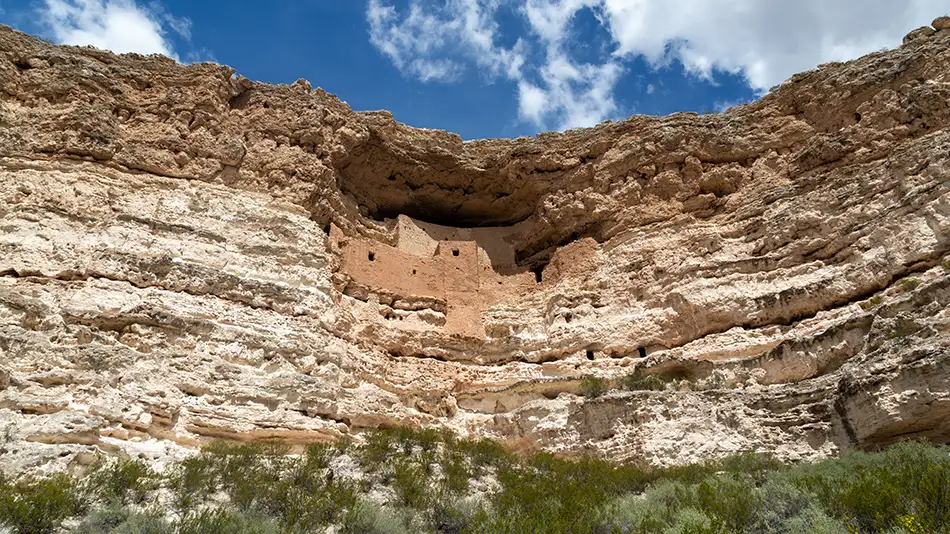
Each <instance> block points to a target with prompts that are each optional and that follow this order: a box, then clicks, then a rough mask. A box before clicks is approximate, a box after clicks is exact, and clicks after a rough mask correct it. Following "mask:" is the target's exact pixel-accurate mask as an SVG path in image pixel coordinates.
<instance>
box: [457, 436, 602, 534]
mask: <svg viewBox="0 0 950 534" xmlns="http://www.w3.org/2000/svg"><path fill="white" fill-rule="evenodd" d="M606 465H608V464H606V462H600V461H597V460H592V459H584V460H581V461H576V462H574V461H568V460H561V459H558V458H556V457H554V456H553V455H551V454H547V453H540V454H537V455H535V456H534V457H533V458H531V459H530V461H528V462H526V463H524V464H514V465H511V466H507V467H502V468H500V469H499V470H498V471H497V473H496V476H497V478H498V482H499V484H500V485H501V488H500V490H499V491H496V492H494V493H493V494H492V495H491V496H490V497H489V503H488V506H487V507H485V508H483V509H482V510H480V511H478V512H477V513H476V514H475V515H474V517H473V518H472V523H471V526H470V528H469V530H470V531H472V532H485V533H488V532H522V533H525V534H528V533H542V532H550V533H561V532H563V533H568V532H570V533H584V532H593V531H594V529H595V528H596V526H597V523H598V519H599V516H600V513H601V509H602V507H603V506H604V505H605V504H606V503H607V495H608V493H607V492H608V486H607V485H605V484H604V479H603V476H602V475H603V473H604V467H605V466H606Z"/></svg>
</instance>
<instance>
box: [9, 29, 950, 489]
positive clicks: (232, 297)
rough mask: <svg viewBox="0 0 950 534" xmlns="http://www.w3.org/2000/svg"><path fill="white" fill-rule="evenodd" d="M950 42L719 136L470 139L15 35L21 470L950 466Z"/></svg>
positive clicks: (318, 99)
mask: <svg viewBox="0 0 950 534" xmlns="http://www.w3.org/2000/svg"><path fill="white" fill-rule="evenodd" d="M935 26H937V27H938V29H939V31H934V29H933V28H927V29H920V30H915V32H912V33H911V34H910V35H909V36H908V38H907V39H906V40H905V44H904V45H903V46H902V47H900V48H899V49H895V50H891V51H884V52H880V53H875V54H872V55H869V56H866V57H864V58H861V59H859V60H856V61H852V62H849V63H842V64H827V65H822V66H821V67H820V68H818V69H817V70H813V71H809V72H805V73H802V74H799V75H796V76H794V77H793V78H791V79H790V80H788V81H786V82H785V83H783V84H782V85H781V86H780V87H777V88H775V89H773V91H772V92H770V93H769V94H768V95H766V96H765V97H763V98H762V99H761V100H759V101H758V102H755V103H753V104H749V105H745V106H739V107H736V108H733V109H731V110H729V111H727V112H725V113H722V114H713V115H702V116H700V115H696V114H693V113H679V114H675V115H672V116H669V117H645V116H635V117H631V118H629V119H626V120H623V121H619V122H614V123H609V122H608V123H604V124H601V125H599V126H597V127H595V128H590V129H582V130H573V131H568V132H564V133H550V134H543V135H539V136H537V137H536V138H519V139H511V140H507V139H505V140H501V139H496V140H479V141H468V142H465V141H462V140H461V139H460V138H459V137H458V136H455V135H453V134H450V133H446V132H441V131H433V130H424V129H417V128H411V127H408V126H405V125H403V124H400V123H398V122H395V121H394V120H393V117H392V116H391V115H390V114H389V113H387V112H382V111H380V112H354V111H352V110H351V109H350V108H349V107H348V106H347V105H346V104H345V103H344V102H341V101H340V100H338V99H337V98H336V97H335V96H333V95H330V94H327V93H326V92H324V91H322V90H320V89H313V88H312V87H311V85H310V84H309V83H307V82H305V81H298V82H297V83H295V84H293V85H290V86H273V85H266V84H260V83H255V82H251V81H249V80H247V79H244V78H241V77H237V76H235V75H234V71H233V70H231V69H229V68H227V67H223V66H219V65H214V64H196V65H189V66H185V65H180V64H177V63H175V62H174V61H172V60H170V59H167V58H164V57H159V56H148V57H143V56H139V55H121V56H120V55H113V54H111V53H107V52H102V51H99V50H95V49H92V48H75V47H61V46H53V45H50V44H47V43H44V42H42V41H39V40H37V39H34V38H31V37H29V36H27V35H24V34H21V33H18V32H16V31H14V30H11V29H9V28H6V27H3V26H0V429H3V430H4V431H3V433H2V435H0V438H2V439H0V449H2V453H3V456H4V461H3V463H2V468H3V469H6V470H24V469H35V468H38V467H40V466H46V467H47V468H50V469H56V468H62V467H64V466H66V465H68V464H70V463H75V462H79V463H82V462H87V461H89V460H90V459H91V458H93V457H94V456H95V455H96V454H101V453H102V452H103V451H105V452H118V451H125V452H127V453H131V454H139V453H140V454H147V455H150V456H151V457H154V458H161V457H162V456H163V455H176V454H181V453H182V451H184V450H185V449H186V448H188V447H193V446H196V445H198V444H200V443H202V442H203V441H206V440H209V439H213V438H230V439H238V440H259V439H265V438H279V439H282V440H287V441H290V442H293V443H304V442H309V441H313V440H330V439H335V438H338V437H341V436H344V435H358V434H359V432H360V431H361V430H364V429H367V428H374V427H377V426H394V425H412V426H435V427H447V428H451V429H454V430H456V431H459V432H461V433H464V434H469V435H477V436H488V437H492V438H496V439H499V440H502V441H504V442H506V443H507V444H508V445H510V446H511V447H513V448H516V449H548V450H552V451H557V452H561V453H565V454H578V453H592V454H600V455H603V456H606V457H609V458H614V459H618V460H626V459H632V458H638V459H641V458H642V459H645V460H647V461H650V462H653V463H658V464H669V463H683V462H688V461H693V460H697V459H702V458H708V457H715V456H721V455H724V454H728V453H731V452H735V451H739V450H750V449H753V450H767V451H773V452H776V453H777V454H778V455H780V456H781V457H784V458H789V459H802V458H810V457H816V456H822V455H828V454H832V453H834V452H836V451H838V450H839V449H842V448H847V447H854V446H861V447H874V446H877V445H880V444H885V443H888V442H891V441H893V440H895V439H898V438H902V437H908V436H923V437H928V438H932V439H936V440H942V441H946V440H948V439H950V312H948V304H950V256H948V250H950V239H948V238H950V29H947V28H946V26H947V25H946V24H943V22H941V21H935ZM649 375H655V376H658V377H663V381H667V382H669V383H668V384H667V385H666V387H665V388H660V390H656V391H654V390H645V389H641V388H637V387H632V388H630V387H624V384H628V383H630V382H631V380H630V379H629V377H630V376H636V377H639V378H641V379H642V378H643V377H645V376H649ZM593 377H596V378H597V379H598V380H596V381H595V380H594V379H593ZM671 377H672V378H671ZM585 379H586V383H588V384H590V383H594V384H597V385H604V384H605V385H606V386H607V387H606V392H605V393H604V394H602V395H593V394H588V395H587V396H584V395H581V393H582V390H583V384H585ZM588 389H589V388H588ZM588 393H591V392H590V391H588Z"/></svg>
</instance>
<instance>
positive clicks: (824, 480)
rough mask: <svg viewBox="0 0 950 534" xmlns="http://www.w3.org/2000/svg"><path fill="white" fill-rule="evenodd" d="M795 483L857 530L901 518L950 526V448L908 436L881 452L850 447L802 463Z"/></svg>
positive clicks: (927, 527) (933, 528)
mask: <svg viewBox="0 0 950 534" xmlns="http://www.w3.org/2000/svg"><path fill="white" fill-rule="evenodd" d="M792 480H793V481H794V483H796V484H797V485H798V486H799V487H801V488H803V489H805V490H807V491H811V492H813V493H814V494H815V495H816V496H817V497H818V499H819V501H820V502H821V504H822V506H823V507H824V508H825V510H826V511H827V512H828V513H829V514H831V515H832V516H835V517H838V518H840V519H844V520H846V521H847V522H848V523H849V524H850V525H851V526H852V528H854V529H857V530H859V531H860V532H884V531H887V530H890V529H892V528H896V527H900V526H901V525H902V524H913V525H919V526H920V529H921V532H948V531H950V448H947V447H933V446H930V445H926V444H922V443H917V442H907V443H900V444H897V445H894V446H892V447H890V448H888V449H886V450H885V451H883V452H880V453H865V452H851V453H847V454H845V455H843V456H842V457H841V458H839V459H835V460H825V461H823V462H819V463H817V464H814V465H807V466H801V467H799V468H797V469H796V470H795V471H794V472H793V479H792Z"/></svg>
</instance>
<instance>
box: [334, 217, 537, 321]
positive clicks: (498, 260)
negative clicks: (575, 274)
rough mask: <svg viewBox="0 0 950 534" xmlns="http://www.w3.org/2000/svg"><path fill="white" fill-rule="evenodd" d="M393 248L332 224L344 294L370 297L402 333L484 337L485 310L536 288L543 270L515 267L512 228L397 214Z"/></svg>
mask: <svg viewBox="0 0 950 534" xmlns="http://www.w3.org/2000/svg"><path fill="white" fill-rule="evenodd" d="M393 232H394V237H395V239H394V241H395V246H392V245H387V244H385V243H382V242H379V241H377V240H373V239H368V238H363V237H346V236H344V235H343V232H342V231H341V230H340V228H339V227H337V226H336V225H331V230H330V241H331V243H332V246H333V247H334V248H335V250H336V252H337V253H338V254H339V257H340V267H339V273H340V274H342V275H343V279H344V288H343V293H344V294H347V295H350V296H354V295H360V296H362V298H363V299H366V300H369V298H370V297H369V296H370V295H372V296H373V297H375V298H376V299H377V300H378V301H380V302H384V303H385V304H387V307H388V306H391V308H390V309H391V311H390V309H387V310H386V311H385V312H383V313H384V314H385V316H386V318H387V319H392V320H395V321H402V322H405V323H406V327H407V328H412V326H411V325H412V324H415V325H416V327H419V326H423V325H428V326H429V327H432V326H435V327H440V328H444V329H445V331H446V332H447V333H449V334H459V335H464V336H471V337H476V338H484V337H485V331H484V325H483V321H482V314H483V312H484V311H485V310H486V309H487V308H488V307H490V306H492V305H494V304H497V303H500V302H503V301H504V300H505V299H506V298H508V297H511V296H516V295H523V294H524V293H526V292H528V291H531V290H532V289H533V288H534V287H535V286H536V285H537V284H539V283H542V281H543V275H542V270H543V267H535V268H534V270H532V269H531V268H528V267H521V266H518V265H517V263H516V261H515V249H514V246H513V245H512V244H511V241H512V239H511V238H512V236H513V235H515V234H517V233H518V232H519V229H518V227H517V226H512V227H483V228H453V227H450V226H442V225H437V224H433V223H427V222H422V221H418V220H415V219H413V218H411V217H408V216H406V215H398V216H397V218H396V219H395V224H394V227H393Z"/></svg>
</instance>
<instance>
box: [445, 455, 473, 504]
mask: <svg viewBox="0 0 950 534" xmlns="http://www.w3.org/2000/svg"><path fill="white" fill-rule="evenodd" d="M439 466H440V467H441V468H442V485H443V486H444V487H445V489H446V490H447V491H449V492H450V493H455V494H461V493H464V492H465V491H467V490H468V487H469V481H470V480H471V479H472V476H474V474H475V473H474V471H473V470H472V469H470V468H469V466H468V459H467V458H466V457H465V456H464V455H463V454H461V453H460V452H458V451H453V450H449V449H445V450H443V451H442V454H441V455H440V457H439Z"/></svg>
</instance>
